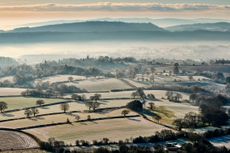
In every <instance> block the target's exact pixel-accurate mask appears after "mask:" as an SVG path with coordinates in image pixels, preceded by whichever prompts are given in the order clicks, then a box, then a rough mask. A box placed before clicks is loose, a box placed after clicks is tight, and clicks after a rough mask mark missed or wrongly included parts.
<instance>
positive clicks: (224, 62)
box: [215, 59, 230, 64]
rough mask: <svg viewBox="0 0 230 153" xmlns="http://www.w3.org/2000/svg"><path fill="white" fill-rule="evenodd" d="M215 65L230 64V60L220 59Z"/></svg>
mask: <svg viewBox="0 0 230 153" xmlns="http://www.w3.org/2000/svg"><path fill="white" fill-rule="evenodd" d="M215 64H230V60H226V59H219V60H216V61H215Z"/></svg>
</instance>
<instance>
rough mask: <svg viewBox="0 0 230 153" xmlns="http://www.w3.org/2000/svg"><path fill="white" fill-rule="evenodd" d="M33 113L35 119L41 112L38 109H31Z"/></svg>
mask: <svg viewBox="0 0 230 153" xmlns="http://www.w3.org/2000/svg"><path fill="white" fill-rule="evenodd" d="M31 112H32V114H33V115H34V117H35V116H36V115H37V114H39V111H38V109H37V108H31Z"/></svg>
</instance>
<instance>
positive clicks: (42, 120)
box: [0, 109, 137, 128]
mask: <svg viewBox="0 0 230 153" xmlns="http://www.w3.org/2000/svg"><path fill="white" fill-rule="evenodd" d="M122 110H123V109H119V110H114V111H107V112H101V113H71V114H69V113H66V114H64V113H63V114H57V115H48V116H39V117H34V118H29V119H20V120H14V121H7V122H2V123H0V127H3V128H6V127H8V128H22V127H28V126H37V125H44V124H53V123H60V122H66V121H67V119H68V120H69V121H71V122H74V121H76V119H75V116H76V115H79V116H80V120H87V118H88V115H90V118H91V119H95V118H105V117H114V116H122V114H121V112H122ZM129 115H137V113H135V112H132V111H131V112H130V113H129Z"/></svg>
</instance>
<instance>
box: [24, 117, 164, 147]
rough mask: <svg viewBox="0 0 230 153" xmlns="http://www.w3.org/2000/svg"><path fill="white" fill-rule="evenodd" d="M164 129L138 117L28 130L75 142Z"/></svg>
mask: <svg viewBox="0 0 230 153" xmlns="http://www.w3.org/2000/svg"><path fill="white" fill-rule="evenodd" d="M162 129H166V128H164V127H162V126H160V125H157V124H154V123H152V122H149V121H146V120H144V119H142V118H141V117H138V118H124V119H114V120H102V121H96V122H85V123H74V124H72V125H60V126H56V127H47V128H39V129H30V130H26V131H27V132H29V133H32V134H34V135H36V136H37V137H39V138H40V139H42V140H47V139H48V138H50V137H54V138H56V139H58V140H63V141H66V142H69V143H74V142H75V140H77V139H83V140H100V139H102V138H109V139H110V140H115V141H118V140H125V139H127V138H131V137H138V136H140V135H142V136H150V135H153V134H154V133H155V132H156V131H160V130H162Z"/></svg>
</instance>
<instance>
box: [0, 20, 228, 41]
mask: <svg viewBox="0 0 230 153" xmlns="http://www.w3.org/2000/svg"><path fill="white" fill-rule="evenodd" d="M198 25H199V26H198ZM229 25H230V24H229V23H223V22H222V23H215V24H208V23H207V24H192V25H189V26H188V25H182V26H174V29H175V32H174V31H173V32H171V31H168V29H169V30H170V29H173V27H171V28H168V29H167V30H166V29H163V28H160V27H158V26H156V25H154V24H152V23H126V22H108V21H88V22H76V23H63V24H56V25H46V26H40V27H23V28H17V29H14V30H11V31H6V32H3V33H0V43H1V44H2V43H9V44H12V43H20V44H21V43H38V42H39V43H40V42H42V43H43V42H77V41H155V42H161V41H219V40H220V41H226V40H230V30H228V28H229ZM184 26H185V27H184ZM183 27H184V28H183ZM196 27H197V28H196ZM207 28H208V29H207ZM211 28H212V30H211ZM176 29H178V31H177V30H176ZM179 29H180V30H179Z"/></svg>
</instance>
